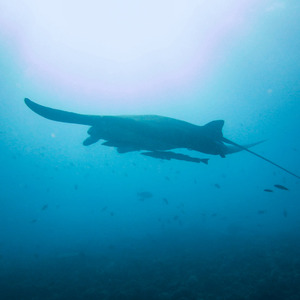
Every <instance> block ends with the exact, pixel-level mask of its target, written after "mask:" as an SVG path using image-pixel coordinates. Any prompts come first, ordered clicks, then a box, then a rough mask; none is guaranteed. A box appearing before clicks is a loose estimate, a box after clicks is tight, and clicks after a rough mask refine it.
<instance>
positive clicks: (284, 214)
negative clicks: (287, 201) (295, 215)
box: [283, 210, 287, 218]
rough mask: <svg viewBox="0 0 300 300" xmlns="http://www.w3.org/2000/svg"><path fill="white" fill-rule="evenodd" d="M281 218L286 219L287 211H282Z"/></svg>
mask: <svg viewBox="0 0 300 300" xmlns="http://www.w3.org/2000/svg"><path fill="white" fill-rule="evenodd" d="M283 216H284V217H285V218H287V211H286V210H284V211H283Z"/></svg>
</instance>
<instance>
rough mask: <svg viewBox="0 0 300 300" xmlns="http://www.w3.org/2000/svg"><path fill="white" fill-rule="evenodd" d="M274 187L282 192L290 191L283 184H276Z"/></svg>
mask: <svg viewBox="0 0 300 300" xmlns="http://www.w3.org/2000/svg"><path fill="white" fill-rule="evenodd" d="M274 186H275V187H276V188H278V189H280V190H284V191H288V190H289V189H288V188H287V187H285V186H283V185H281V184H274Z"/></svg>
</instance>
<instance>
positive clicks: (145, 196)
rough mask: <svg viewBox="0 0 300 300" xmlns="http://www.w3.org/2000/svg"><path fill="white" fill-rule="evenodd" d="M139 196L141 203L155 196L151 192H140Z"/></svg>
mask: <svg viewBox="0 0 300 300" xmlns="http://www.w3.org/2000/svg"><path fill="white" fill-rule="evenodd" d="M137 195H138V196H139V197H140V201H144V200H145V199H149V198H152V197H153V194H152V193H150V192H140V193H137Z"/></svg>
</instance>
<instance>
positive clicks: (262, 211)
mask: <svg viewBox="0 0 300 300" xmlns="http://www.w3.org/2000/svg"><path fill="white" fill-rule="evenodd" d="M266 212H267V211H266V210H258V211H257V213H258V214H259V215H264V214H265V213H266Z"/></svg>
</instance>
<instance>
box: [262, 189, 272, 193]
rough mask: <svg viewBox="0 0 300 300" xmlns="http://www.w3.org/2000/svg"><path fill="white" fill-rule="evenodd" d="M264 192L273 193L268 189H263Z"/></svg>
mask: <svg viewBox="0 0 300 300" xmlns="http://www.w3.org/2000/svg"><path fill="white" fill-rule="evenodd" d="M264 192H267V193H273V190H270V189H264Z"/></svg>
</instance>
